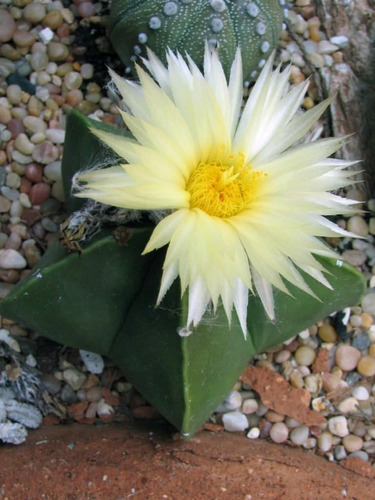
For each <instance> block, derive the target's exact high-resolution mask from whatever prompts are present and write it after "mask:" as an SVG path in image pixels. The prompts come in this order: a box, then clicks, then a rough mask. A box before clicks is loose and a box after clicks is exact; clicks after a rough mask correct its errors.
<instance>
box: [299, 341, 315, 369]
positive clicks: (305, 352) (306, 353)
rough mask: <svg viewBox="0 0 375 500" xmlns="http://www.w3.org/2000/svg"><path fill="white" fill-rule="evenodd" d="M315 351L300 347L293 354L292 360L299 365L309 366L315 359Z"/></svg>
mask: <svg viewBox="0 0 375 500" xmlns="http://www.w3.org/2000/svg"><path fill="white" fill-rule="evenodd" d="M315 355H316V354H315V351H314V349H312V348H311V347H309V346H301V347H299V348H298V349H297V350H296V352H295V353H294V359H295V360H296V362H297V363H298V364H299V365H303V366H310V365H311V364H312V363H313V361H314V359H315Z"/></svg>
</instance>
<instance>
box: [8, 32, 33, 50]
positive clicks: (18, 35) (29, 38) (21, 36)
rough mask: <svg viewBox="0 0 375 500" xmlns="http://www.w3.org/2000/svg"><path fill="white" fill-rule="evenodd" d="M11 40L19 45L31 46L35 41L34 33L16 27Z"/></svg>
mask: <svg viewBox="0 0 375 500" xmlns="http://www.w3.org/2000/svg"><path fill="white" fill-rule="evenodd" d="M12 38H13V42H14V43H15V44H16V45H18V46H19V47H31V45H32V44H33V43H34V42H35V38H34V35H33V34H32V33H31V32H30V31H26V30H21V29H16V30H14V32H13V37H12Z"/></svg>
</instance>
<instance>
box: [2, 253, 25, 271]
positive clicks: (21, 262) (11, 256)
mask: <svg viewBox="0 0 375 500" xmlns="http://www.w3.org/2000/svg"><path fill="white" fill-rule="evenodd" d="M26 266H27V262H26V260H25V259H24V258H23V257H22V255H21V254H20V253H18V252H17V251H16V250H13V249H12V248H9V249H6V250H4V249H1V250H0V267H2V268H4V269H24V268H25V267H26Z"/></svg>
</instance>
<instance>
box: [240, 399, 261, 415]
mask: <svg viewBox="0 0 375 500" xmlns="http://www.w3.org/2000/svg"><path fill="white" fill-rule="evenodd" d="M258 408H259V404H258V401H257V400H256V399H245V401H244V402H243V403H242V408H241V410H242V412H243V413H245V415H250V414H251V413H255V412H256V411H257V410H258Z"/></svg>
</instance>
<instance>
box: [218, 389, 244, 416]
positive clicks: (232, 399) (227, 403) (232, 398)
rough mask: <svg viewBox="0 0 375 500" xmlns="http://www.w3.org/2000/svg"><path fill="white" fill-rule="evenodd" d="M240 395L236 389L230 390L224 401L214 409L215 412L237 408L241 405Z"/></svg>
mask: <svg viewBox="0 0 375 500" xmlns="http://www.w3.org/2000/svg"><path fill="white" fill-rule="evenodd" d="M241 404H242V397H241V394H240V393H239V392H238V391H231V392H230V393H229V394H228V396H227V397H226V398H225V399H224V401H223V402H222V403H221V404H220V405H219V407H218V408H217V409H216V412H217V413H224V412H227V411H232V410H237V409H238V408H240V407H241Z"/></svg>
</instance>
